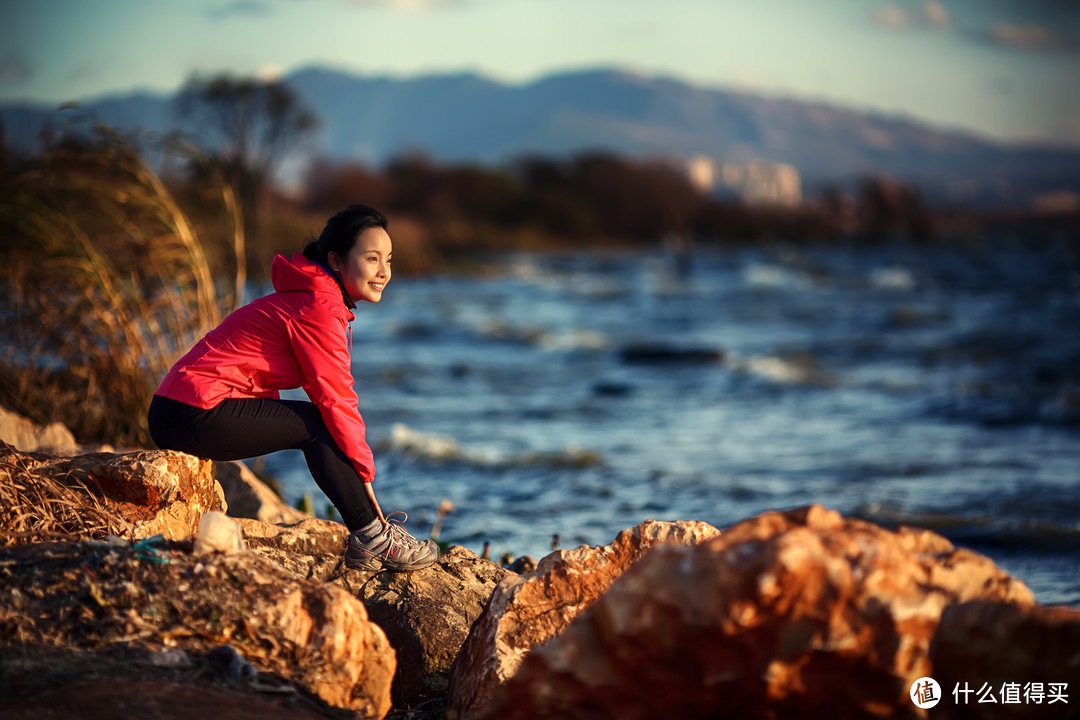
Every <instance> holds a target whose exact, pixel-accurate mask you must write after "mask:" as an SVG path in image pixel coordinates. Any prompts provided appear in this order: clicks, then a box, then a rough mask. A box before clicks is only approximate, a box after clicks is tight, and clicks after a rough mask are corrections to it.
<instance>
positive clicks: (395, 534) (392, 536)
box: [382, 510, 420, 558]
mask: <svg viewBox="0 0 1080 720" xmlns="http://www.w3.org/2000/svg"><path fill="white" fill-rule="evenodd" d="M395 515H400V516H401V518H400V519H398V518H396V517H394V516H395ZM383 519H384V520H385V521H386V524H385V525H384V526H383V528H384V530H385V532H386V533H387V535H389V542H387V543H386V550H385V551H383V553H382V556H383V557H384V558H388V557H390V556H391V555H396V554H397V553H391V551H392V550H393V549H394V545H395V542H396V543H397V545H399V546H400V547H401V548H402V549H406V548H409V547H411V546H414V545H419V544H420V541H419V540H417V539H416V538H414V537H413V536H412V535H410V534H409V532H408V531H407V530H406V529H405V528H404V527H402V526H403V525H404V524H405V521H406V520H408V519H409V515H408V513H406V512H405V511H404V510H395V511H394V512H392V513H390V514H389V515H387V516H386V517H384V518H383Z"/></svg>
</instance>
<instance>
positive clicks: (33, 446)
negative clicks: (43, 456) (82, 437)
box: [0, 407, 79, 455]
mask: <svg viewBox="0 0 1080 720" xmlns="http://www.w3.org/2000/svg"><path fill="white" fill-rule="evenodd" d="M0 440H2V441H3V442H6V443H7V444H9V445H11V446H12V447H14V448H15V449H16V450H21V451H22V452H27V453H30V452H47V453H52V454H54V455H73V454H75V453H77V452H79V444H78V443H77V442H75V436H74V435H72V434H71V431H70V430H68V429H67V428H66V427H64V425H62V424H61V423H58V422H54V423H51V424H50V425H46V426H44V427H43V426H41V425H37V424H35V423H33V422H31V421H30V420H27V419H26V418H24V417H23V416H21V415H19V414H17V413H13V412H11V411H10V410H7V409H5V408H3V407H0Z"/></svg>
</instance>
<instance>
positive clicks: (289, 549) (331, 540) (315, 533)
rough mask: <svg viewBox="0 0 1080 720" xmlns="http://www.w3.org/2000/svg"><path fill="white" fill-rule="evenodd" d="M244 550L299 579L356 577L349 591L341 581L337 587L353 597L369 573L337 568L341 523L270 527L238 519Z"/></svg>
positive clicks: (311, 521)
mask: <svg viewBox="0 0 1080 720" xmlns="http://www.w3.org/2000/svg"><path fill="white" fill-rule="evenodd" d="M237 522H238V523H239V524H240V527H241V529H242V530H243V531H244V539H245V542H246V543H247V545H248V547H249V548H251V549H252V550H253V551H254V552H255V553H257V554H259V555H262V556H263V557H265V558H267V559H269V560H272V561H273V562H275V563H277V564H278V565H280V566H281V567H283V568H285V569H286V570H288V571H289V572H291V573H292V574H294V575H296V576H297V577H300V578H305V579H315V580H324V581H325V580H329V579H331V577H332V576H333V575H334V573H335V572H345V573H346V574H347V575H349V576H351V575H354V574H355V575H359V576H362V578H351V577H349V578H347V580H356V581H357V585H356V587H352V586H351V585H350V584H349V582H347V581H346V580H345V579H343V580H342V582H340V583H339V584H340V585H342V587H344V588H345V589H346V590H349V591H350V592H352V593H353V594H354V595H355V594H356V592H358V590H359V587H360V584H362V582H363V581H366V580H367V579H368V578H369V577H370V575H371V573H367V574H364V573H354V572H353V571H346V570H345V568H344V566H343V565H342V564H341V558H342V553H343V552H344V550H345V538H346V537H348V535H349V531H348V529H347V528H346V527H345V526H344V525H342V524H341V523H336V522H332V521H330V520H320V519H318V518H308V519H306V520H303V521H301V522H298V523H293V524H291V525H271V524H269V523H265V522H262V521H260V520H251V519H248V518H239V519H237Z"/></svg>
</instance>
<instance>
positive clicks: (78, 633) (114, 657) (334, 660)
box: [0, 543, 396, 718]
mask: <svg viewBox="0 0 1080 720" xmlns="http://www.w3.org/2000/svg"><path fill="white" fill-rule="evenodd" d="M189 548H190V543H186V544H185V543H172V544H171V545H169V546H167V547H166V549H164V550H162V551H161V555H160V556H158V557H155V558H154V559H152V560H148V559H146V558H145V557H144V556H141V555H140V554H139V553H138V552H137V551H136V550H135V549H134V548H132V547H130V546H127V547H114V546H109V545H105V544H104V543H36V544H25V545H19V546H15V547H12V548H5V549H0V576H2V577H3V580H2V582H0V607H3V608H4V613H3V616H2V619H0V677H3V678H5V682H4V683H3V684H0V685H2V686H3V689H2V690H0V703H4V702H7V701H10V700H12V696H14V695H16V694H27V695H30V696H32V695H33V694H34V693H35V692H38V691H47V692H51V693H54V694H59V695H60V696H61V697H62V696H63V695H64V694H65V693H63V692H60V693H57V690H58V688H63V687H64V686H70V685H71V684H72V683H81V682H84V681H86V680H88V679H93V680H94V681H95V682H96V683H100V684H105V685H109V684H113V683H115V684H116V687H117V689H122V688H123V686H124V685H125V683H130V682H131V681H136V680H137V681H147V682H153V681H155V680H158V681H160V680H168V681H170V682H171V683H173V684H174V685H175V684H179V685H184V686H196V687H205V686H206V684H207V683H210V684H212V685H214V686H221V685H225V686H227V687H229V688H232V689H236V690H241V691H246V692H247V693H248V694H251V695H252V696H253V697H259V696H260V694H262V693H265V692H266V691H272V692H280V693H281V694H282V697H285V696H290V697H293V698H298V699H304V703H303V704H304V705H306V706H307V707H309V708H310V707H317V706H319V705H320V704H321V705H322V706H323V707H328V708H338V709H341V710H347V711H350V712H352V713H356V714H359V715H360V716H362V717H369V718H370V717H374V718H381V717H383V716H384V715H385V714H386V713H387V712H388V711H389V709H390V687H391V682H392V679H393V675H394V670H395V667H396V662H395V659H394V651H393V649H392V648H391V647H390V644H389V643H388V642H387V640H386V635H385V634H384V633H383V631H382V630H381V629H380V628H379V627H378V626H377V625H375V624H374V623H372V622H370V620H369V619H368V617H367V611H366V610H365V609H364V605H363V603H362V602H360V601H359V600H358V599H357V598H355V597H353V596H352V595H350V594H349V593H348V592H346V591H344V590H342V589H341V588H338V587H335V586H332V585H327V584H325V583H321V582H315V581H310V580H299V579H297V578H296V577H294V576H292V575H290V574H289V573H288V572H286V571H285V570H283V569H281V568H280V567H278V566H277V565H275V564H273V563H271V562H269V561H268V560H266V559H265V558H262V557H260V556H258V555H256V554H255V553H252V552H239V553H232V554H228V555H218V554H214V555H207V556H204V557H202V558H196V557H194V556H193V555H191V554H190V552H189ZM166 650H177V651H182V652H183V654H184V655H185V656H186V657H187V658H188V660H190V665H189V663H187V662H181V661H178V662H171V661H170V662H167V663H163V661H162V657H163V651H166ZM177 655H178V656H179V654H178V653H177ZM57 668H59V671H58V670H57ZM16 689H17V690H16ZM129 707H132V708H134V706H129ZM204 707H205V706H204ZM206 712H210V714H213V715H222V713H218V712H213V708H212V707H205V709H204V710H203V711H201V712H200V713H199V714H206ZM128 716H137V717H146V716H147V715H146V714H145V713H141V712H135V711H134V710H133V711H132V713H131V714H128V713H124V712H121V713H119V714H118V715H117V717H128ZM166 716H168V715H167V714H166ZM177 716H178V715H173V717H177ZM188 716H189V717H190V716H192V715H188ZM155 717H157V715H155Z"/></svg>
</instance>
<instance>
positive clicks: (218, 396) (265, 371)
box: [147, 205, 439, 572]
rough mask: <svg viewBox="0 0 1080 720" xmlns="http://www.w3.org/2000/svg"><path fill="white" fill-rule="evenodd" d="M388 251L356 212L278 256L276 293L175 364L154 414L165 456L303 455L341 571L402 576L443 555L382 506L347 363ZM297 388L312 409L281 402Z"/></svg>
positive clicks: (380, 229) (383, 238) (376, 225)
mask: <svg viewBox="0 0 1080 720" xmlns="http://www.w3.org/2000/svg"><path fill="white" fill-rule="evenodd" d="M391 249H392V248H391V242H390V235H389V234H388V233H387V222H386V218H385V217H384V216H383V215H382V213H380V212H379V211H377V210H374V209H372V208H369V207H367V206H364V205H352V206H350V207H349V208H347V209H345V210H342V211H341V212H339V213H337V214H336V215H334V216H333V217H332V218H330V220H329V221H327V223H326V227H325V228H324V229H323V231H322V234H321V235H320V236H319V238H318V240H313V241H311V242H309V243H308V244H307V246H306V247H305V248H304V252H303V253H302V254H301V253H295V254H294V255H293V256H292V257H291V258H285V257H284V256H283V255H278V256H276V257H275V258H274V261H273V264H272V266H271V279H272V281H273V285H274V290H275V292H274V293H272V294H270V295H267V296H266V297H263V298H259V299H258V300H255V301H253V302H251V303H249V304H248V305H246V306H244V307H242V308H240V309H239V310H237V311H235V312H233V313H232V314H230V315H229V316H228V317H227V318H225V320H224V321H222V323H221V324H220V325H218V326H217V327H216V328H215V329H214V330H211V331H210V332H209V333H207V335H206V337H204V338H203V339H202V340H200V341H199V342H198V343H197V344H196V345H195V347H193V348H192V349H191V350H190V351H189V352H188V353H187V354H186V355H184V357H182V358H180V360H179V362H177V363H176V365H174V366H173V368H172V369H171V370H170V371H169V373H168V375H166V376H165V379H164V380H163V381H162V383H161V386H160V387H159V388H158V390H157V392H156V393H155V394H154V399H153V401H152V402H151V404H150V410H149V413H148V416H147V417H148V420H149V424H150V436H151V437H152V438H153V440H154V442H155V443H157V445H158V447H160V448H161V449H163V450H179V451H181V452H186V453H189V454H191V455H197V456H199V457H204V458H210V459H212V460H238V459H241V458H249V457H255V456H258V455H265V454H267V453H271V452H275V451H277V450H284V449H288V448H292V449H299V450H302V451H303V453H304V457H305V459H306V460H307V465H308V469H309V470H310V471H311V475H312V477H313V478H314V479H315V482H316V483H317V484H318V486H319V488H320V489H321V490H322V491H323V492H324V493H325V494H326V496H327V497H328V498H329V499H330V502H332V503H333V504H334V507H336V508H337V509H338V512H340V513H341V517H342V520H343V521H344V522H345V525H346V526H348V528H349V531H350V534H349V539H348V546H347V548H346V551H345V564H346V565H347V566H348V567H350V568H354V569H357V570H369V571H378V570H391V571H395V572H400V571H406V570H418V569H420V568H424V567H427V566H429V565H431V564H432V563H434V562H435V561H436V560H438V557H439V551H438V547H437V546H436V545H435V543H434V542H432V541H431V540H427V541H423V542H421V541H419V540H417V539H416V538H414V537H413V536H412V535H410V534H409V533H408V532H406V531H405V529H404V528H403V527H402V525H401V523H403V522H404V520H405V517H406V516H405V514H404V513H400V512H397V513H391V514H390V515H389V516H384V515H383V513H382V510H381V509H380V508H379V503H378V502H377V501H376V499H375V493H374V491H373V490H372V486H371V481H372V480H373V479H374V478H375V464H374V461H373V458H372V453H371V448H369V447H368V444H367V442H366V440H365V439H364V434H365V433H364V421H363V419H362V418H361V417H360V411H359V410H358V408H357V398H356V392H355V391H354V390H353V378H352V372H351V370H350V362H349V351H350V349H351V344H352V342H351V340H352V334H351V330H352V328H351V326H350V325H349V323H350V322H351V321H352V319H353V313H352V310H353V309H355V307H356V302H357V301H359V300H364V301H367V302H372V303H377V302H379V300H381V299H382V293H383V289H384V288H385V287H386V284H387V283H388V282H390V262H391ZM297 387H302V388H304V390H305V392H307V395H308V397H309V398H310V399H311V402H307V401H301V400H281V399H280V397H279V394H278V391H279V390H283V389H286V388H297ZM396 516H400V517H396Z"/></svg>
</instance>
